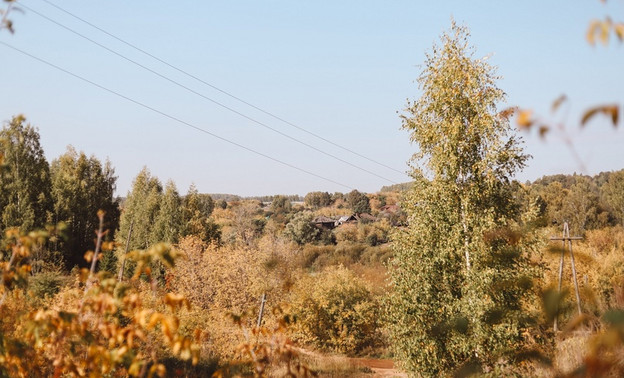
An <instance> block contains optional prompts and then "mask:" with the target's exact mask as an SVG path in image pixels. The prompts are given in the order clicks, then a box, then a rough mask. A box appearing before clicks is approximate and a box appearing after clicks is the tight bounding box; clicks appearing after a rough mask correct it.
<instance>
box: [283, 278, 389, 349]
mask: <svg viewBox="0 0 624 378" xmlns="http://www.w3.org/2000/svg"><path fill="white" fill-rule="evenodd" d="M377 309H378V304H377V301H376V300H375V298H374V297H373V295H372V294H371V292H370V291H369V290H368V288H367V287H366V285H365V284H364V282H363V281H362V280H361V279H360V278H358V277H357V276H356V275H355V274H354V273H353V272H351V271H350V270H348V269H346V268H344V267H335V268H330V269H328V270H326V271H324V272H322V273H318V274H315V275H310V276H306V277H304V278H303V279H302V280H300V281H299V282H298V283H297V284H296V286H295V287H294V289H293V291H292V312H293V315H294V316H295V319H296V323H295V326H294V335H293V337H294V338H295V339H296V340H298V341H300V342H303V343H306V344H310V345H312V346H314V347H316V348H319V349H321V350H324V351H332V352H338V353H347V354H357V353H361V352H363V351H364V350H366V349H369V348H374V347H375V346H377V345H378V344H379V342H380V340H381V338H380V332H379V329H378V323H377V318H378V314H377V311H378V310H377Z"/></svg>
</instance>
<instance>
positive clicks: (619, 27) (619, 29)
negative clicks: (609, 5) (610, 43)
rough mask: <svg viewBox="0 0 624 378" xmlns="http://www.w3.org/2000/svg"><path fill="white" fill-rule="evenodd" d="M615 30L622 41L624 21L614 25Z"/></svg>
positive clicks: (623, 37)
mask: <svg viewBox="0 0 624 378" xmlns="http://www.w3.org/2000/svg"><path fill="white" fill-rule="evenodd" d="M613 30H615V35H617V37H618V39H619V40H620V42H622V41H624V23H621V22H620V23H617V24H615V25H613Z"/></svg>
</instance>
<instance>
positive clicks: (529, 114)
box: [516, 110, 535, 130]
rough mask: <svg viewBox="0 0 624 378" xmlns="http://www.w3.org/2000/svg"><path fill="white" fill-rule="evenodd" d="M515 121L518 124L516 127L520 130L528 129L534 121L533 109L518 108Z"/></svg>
mask: <svg viewBox="0 0 624 378" xmlns="http://www.w3.org/2000/svg"><path fill="white" fill-rule="evenodd" d="M516 123H517V124H518V127H519V128H520V129H521V130H522V129H528V128H530V127H531V126H533V123H535V121H534V120H533V111H532V110H519V111H518V118H517V119H516Z"/></svg>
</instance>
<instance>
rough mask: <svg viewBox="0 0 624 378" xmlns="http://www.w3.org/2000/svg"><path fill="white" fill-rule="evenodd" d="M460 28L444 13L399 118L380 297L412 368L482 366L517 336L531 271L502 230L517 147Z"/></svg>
mask: <svg viewBox="0 0 624 378" xmlns="http://www.w3.org/2000/svg"><path fill="white" fill-rule="evenodd" d="M467 39H468V32H467V30H466V29H465V28H464V27H460V26H457V25H455V24H453V26H452V28H451V30H450V32H449V33H445V34H443V35H442V37H441V45H440V46H434V48H433V52H432V53H431V54H430V55H427V59H426V62H425V65H424V71H423V73H422V74H421V76H420V78H419V80H418V81H419V86H420V89H421V90H422V97H421V98H420V99H419V100H418V101H416V102H413V103H408V108H407V114H406V115H404V116H403V117H402V118H403V127H404V128H405V129H407V130H409V131H410V132H411V140H412V141H413V142H415V143H416V144H417V147H418V152H417V153H416V154H415V155H414V157H413V167H414V168H413V171H412V176H413V178H414V184H413V187H412V189H411V190H410V191H409V192H408V195H407V196H406V199H405V201H404V202H403V205H404V207H405V210H406V211H407V213H408V216H409V226H408V227H407V228H406V229H405V230H401V231H397V232H396V233H395V235H394V244H393V245H394V253H395V257H394V259H393V262H392V264H391V269H390V275H391V283H392V289H393V291H392V294H391V296H390V298H389V300H388V314H387V316H388V319H387V321H388V326H389V330H390V334H391V338H392V341H391V345H392V346H393V348H394V351H395V355H396V356H397V358H398V359H400V360H401V361H402V363H403V365H404V367H405V368H406V369H407V370H409V371H411V372H414V373H417V374H420V375H423V376H436V375H444V374H448V373H449V372H451V371H453V370H454V369H456V368H458V367H460V366H462V365H463V364H471V365H474V366H480V367H484V366H490V367H491V366H493V364H494V363H495V362H496V361H497V360H498V358H499V356H501V354H503V353H505V352H507V351H509V350H510V349H513V348H517V347H518V343H519V342H520V341H521V332H522V330H523V323H522V321H521V319H522V316H521V302H522V299H523V298H524V295H526V293H527V290H526V288H527V285H526V283H527V282H530V277H531V274H532V271H531V270H530V268H529V265H528V256H527V255H526V254H525V253H523V252H522V248H521V244H522V243H523V241H522V240H519V239H518V236H517V234H516V233H515V232H513V231H511V230H512V229H513V226H514V219H515V218H517V216H518V207H517V205H516V204H515V201H513V198H512V193H513V190H512V185H511V182H510V177H512V175H513V174H514V173H515V172H516V171H518V170H519V169H521V168H522V167H523V166H524V165H525V161H526V160H527V155H524V154H523V153H522V151H521V148H520V146H519V144H520V142H519V140H518V139H517V138H516V137H515V136H514V135H513V133H512V132H511V130H510V126H509V123H508V121H507V119H506V118H505V117H504V116H503V115H501V114H499V113H497V112H496V105H497V104H498V103H500V102H501V101H503V100H504V93H503V91H502V90H500V89H499V88H497V87H496V85H495V80H496V77H495V74H494V70H493V68H492V67H491V66H489V65H488V64H487V63H486V62H484V61H483V60H477V59H473V58H472V55H473V49H472V48H471V47H468V42H467Z"/></svg>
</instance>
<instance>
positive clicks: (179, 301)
mask: <svg viewBox="0 0 624 378" xmlns="http://www.w3.org/2000/svg"><path fill="white" fill-rule="evenodd" d="M163 302H164V303H165V304H166V305H167V306H169V308H170V309H171V312H174V313H175V312H176V311H177V310H178V309H180V308H182V307H183V306H185V307H186V308H187V309H190V308H191V304H190V303H189V301H188V300H187V299H186V297H185V296H184V295H182V294H174V293H167V294H166V295H165V298H164V299H163Z"/></svg>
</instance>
